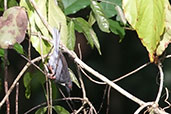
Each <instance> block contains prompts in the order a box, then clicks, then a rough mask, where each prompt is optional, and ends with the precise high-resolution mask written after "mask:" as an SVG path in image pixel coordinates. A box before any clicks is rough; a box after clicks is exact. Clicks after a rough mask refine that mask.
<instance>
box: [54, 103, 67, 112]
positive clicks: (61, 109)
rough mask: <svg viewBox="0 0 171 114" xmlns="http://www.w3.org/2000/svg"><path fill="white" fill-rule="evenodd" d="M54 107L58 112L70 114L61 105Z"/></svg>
mask: <svg viewBox="0 0 171 114" xmlns="http://www.w3.org/2000/svg"><path fill="white" fill-rule="evenodd" d="M53 109H54V110H55V111H56V113H57V114H69V112H68V111H67V110H66V109H65V108H63V107H61V106H59V105H56V106H53Z"/></svg>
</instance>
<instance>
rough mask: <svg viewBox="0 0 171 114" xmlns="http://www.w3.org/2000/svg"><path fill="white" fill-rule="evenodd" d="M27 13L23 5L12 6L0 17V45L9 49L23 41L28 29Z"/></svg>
mask: <svg viewBox="0 0 171 114" xmlns="http://www.w3.org/2000/svg"><path fill="white" fill-rule="evenodd" d="M27 24H28V20H27V14H26V12H25V10H24V8H22V7H18V6H16V7H11V8H9V9H7V10H6V11H5V12H4V14H3V16H2V17H0V47H1V48H4V49H7V48H10V47H11V46H13V45H14V44H15V43H16V42H18V43H21V42H22V41H23V40H24V38H25V32H26V29H27Z"/></svg>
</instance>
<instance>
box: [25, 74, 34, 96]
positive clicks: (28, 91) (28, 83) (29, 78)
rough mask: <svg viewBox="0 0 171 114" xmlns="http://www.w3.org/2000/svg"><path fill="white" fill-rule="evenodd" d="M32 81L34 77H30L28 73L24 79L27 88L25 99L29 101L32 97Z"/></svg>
mask: <svg viewBox="0 0 171 114" xmlns="http://www.w3.org/2000/svg"><path fill="white" fill-rule="evenodd" d="M31 80H32V77H31V76H30V73H29V72H27V73H26V74H25V75H24V77H23V83H24V87H25V88H26V90H25V97H26V98H27V99H29V98H30V96H31V85H30V83H31Z"/></svg>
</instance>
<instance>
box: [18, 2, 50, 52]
mask: <svg viewBox="0 0 171 114" xmlns="http://www.w3.org/2000/svg"><path fill="white" fill-rule="evenodd" d="M35 2H36V3H39V4H40V6H39V7H40V8H41V9H42V10H41V13H43V14H44V15H45V17H44V18H45V19H46V18H47V17H46V16H47V14H46V13H47V12H46V10H45V9H46V8H45V7H44V6H43V5H45V3H46V1H45V0H43V2H42V3H41V0H35ZM20 6H23V7H25V8H26V10H27V13H28V16H29V22H30V26H29V32H30V31H31V33H29V34H31V43H32V45H33V47H34V48H35V49H36V51H38V52H39V54H43V55H45V54H48V53H49V50H50V49H51V45H50V44H49V43H48V42H47V41H44V40H42V38H39V37H38V36H35V35H32V33H36V34H40V33H39V31H41V32H42V34H43V35H45V36H46V37H48V38H49V34H48V31H47V29H46V27H45V26H44V25H43V23H42V22H41V20H40V18H39V16H38V15H37V13H36V11H34V8H33V7H32V6H31V4H30V2H29V1H28V0H21V1H20ZM43 8H45V9H43Z"/></svg>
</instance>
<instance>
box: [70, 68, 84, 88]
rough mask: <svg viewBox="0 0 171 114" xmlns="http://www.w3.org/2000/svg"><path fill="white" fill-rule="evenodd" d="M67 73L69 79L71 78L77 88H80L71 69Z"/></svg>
mask: <svg viewBox="0 0 171 114" xmlns="http://www.w3.org/2000/svg"><path fill="white" fill-rule="evenodd" d="M69 73H70V77H71V80H72V82H74V83H75V84H76V85H77V86H78V87H79V88H81V87H80V84H79V82H78V80H77V77H76V76H75V74H74V73H73V71H72V70H71V69H69Z"/></svg>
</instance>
